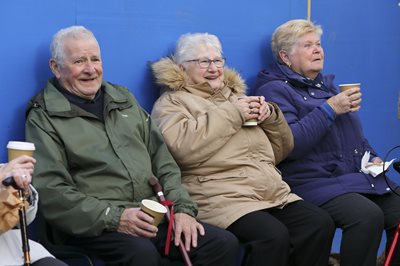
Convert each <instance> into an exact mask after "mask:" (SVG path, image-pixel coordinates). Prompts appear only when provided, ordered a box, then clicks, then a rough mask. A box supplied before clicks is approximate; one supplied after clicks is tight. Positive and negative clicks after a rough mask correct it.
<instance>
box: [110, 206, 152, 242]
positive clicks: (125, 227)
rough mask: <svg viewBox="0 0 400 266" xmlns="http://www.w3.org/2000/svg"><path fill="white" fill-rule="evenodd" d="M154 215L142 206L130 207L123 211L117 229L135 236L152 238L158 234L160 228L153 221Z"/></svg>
mask: <svg viewBox="0 0 400 266" xmlns="http://www.w3.org/2000/svg"><path fill="white" fill-rule="evenodd" d="M153 220H154V219H153V217H151V216H150V215H148V214H147V213H145V212H142V211H141V210H140V208H129V209H125V210H124V211H123V212H122V215H121V218H120V220H119V225H118V229H117V231H118V232H120V233H125V234H129V235H133V236H140V237H146V238H152V237H155V236H156V235H157V231H158V228H157V227H156V226H154V225H152V224H151V223H152V222H153Z"/></svg>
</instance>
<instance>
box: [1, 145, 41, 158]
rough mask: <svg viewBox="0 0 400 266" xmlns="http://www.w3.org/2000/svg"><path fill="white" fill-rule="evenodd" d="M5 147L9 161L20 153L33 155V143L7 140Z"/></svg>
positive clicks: (20, 154)
mask: <svg viewBox="0 0 400 266" xmlns="http://www.w3.org/2000/svg"><path fill="white" fill-rule="evenodd" d="M7 149H8V161H11V160H14V159H15V158H17V157H19V156H22V155H28V156H33V151H34V150H35V144H33V143H31V142H23V141H9V142H8V144H7Z"/></svg>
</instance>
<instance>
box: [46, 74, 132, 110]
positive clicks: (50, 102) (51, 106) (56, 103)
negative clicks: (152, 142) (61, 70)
mask: <svg viewBox="0 0 400 266" xmlns="http://www.w3.org/2000/svg"><path fill="white" fill-rule="evenodd" d="M53 83H54V80H53V79H50V80H49V81H48V82H47V86H46V88H45V89H44V93H43V104H44V105H45V106H44V107H45V109H46V110H47V112H48V113H49V114H50V115H59V116H67V117H73V116H90V117H91V116H92V115H91V114H89V113H87V112H86V111H84V110H82V109H80V108H78V107H77V106H75V105H73V104H71V103H70V102H69V101H68V99H67V98H66V97H65V96H64V95H63V94H62V93H61V92H60V91H59V90H58V89H57V88H56V87H55V86H54V84H53ZM102 86H104V106H106V105H107V106H109V108H108V109H113V108H122V109H124V108H126V107H127V105H126V104H128V106H131V104H129V99H128V98H127V96H126V95H124V94H123V93H121V92H120V91H118V90H116V89H115V88H114V86H113V85H112V84H111V83H108V82H105V81H103V82H102Z"/></svg>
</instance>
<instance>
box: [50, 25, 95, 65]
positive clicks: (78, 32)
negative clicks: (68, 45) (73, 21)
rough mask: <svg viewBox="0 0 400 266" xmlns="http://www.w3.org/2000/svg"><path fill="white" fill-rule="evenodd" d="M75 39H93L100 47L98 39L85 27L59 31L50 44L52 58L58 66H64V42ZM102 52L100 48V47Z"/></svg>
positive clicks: (72, 27) (73, 27)
mask: <svg viewBox="0 0 400 266" xmlns="http://www.w3.org/2000/svg"><path fill="white" fill-rule="evenodd" d="M69 38H73V39H93V40H95V41H96V43H97V45H98V46H99V44H98V42H97V40H96V37H95V36H94V34H93V32H91V31H90V30H88V29H86V28H85V27H83V26H71V27H68V28H64V29H61V30H59V31H58V32H57V33H56V34H54V36H53V39H52V41H51V44H50V52H51V57H52V58H53V59H54V60H55V61H56V62H57V64H59V65H61V66H63V65H64V59H65V58H64V57H65V51H64V41H65V40H66V39H69ZM99 50H100V46H99Z"/></svg>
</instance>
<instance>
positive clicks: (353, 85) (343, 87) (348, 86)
mask: <svg viewBox="0 0 400 266" xmlns="http://www.w3.org/2000/svg"><path fill="white" fill-rule="evenodd" d="M339 88H340V91H346V90H348V89H351V88H358V90H360V88H361V83H348V84H340V85H339Z"/></svg>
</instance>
